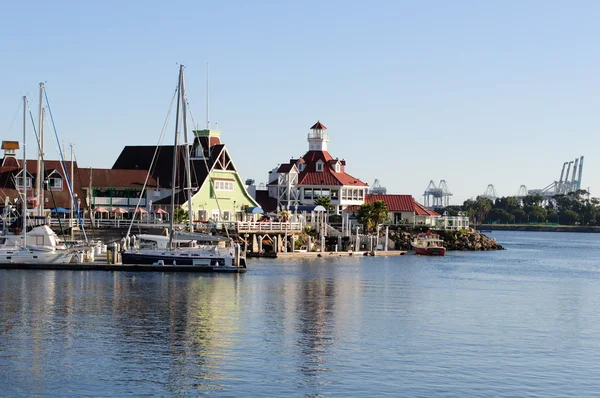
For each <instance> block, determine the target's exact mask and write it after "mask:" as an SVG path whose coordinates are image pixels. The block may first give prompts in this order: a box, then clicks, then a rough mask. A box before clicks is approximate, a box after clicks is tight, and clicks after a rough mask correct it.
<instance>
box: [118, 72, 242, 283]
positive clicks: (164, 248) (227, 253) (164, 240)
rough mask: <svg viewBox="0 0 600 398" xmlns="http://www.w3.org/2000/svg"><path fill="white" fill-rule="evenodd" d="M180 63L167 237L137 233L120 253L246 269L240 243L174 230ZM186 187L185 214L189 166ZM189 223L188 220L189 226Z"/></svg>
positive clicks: (202, 268)
mask: <svg viewBox="0 0 600 398" xmlns="http://www.w3.org/2000/svg"><path fill="white" fill-rule="evenodd" d="M183 70H184V67H183V65H181V66H180V68H179V83H178V86H177V94H178V98H177V111H176V115H177V116H176V121H175V144H174V145H173V165H172V192H171V209H170V217H169V230H168V236H162V235H138V236H137V237H136V239H135V241H136V245H134V247H133V248H127V249H126V250H125V251H123V252H122V253H121V258H122V261H123V264H131V265H136V264H140V265H141V264H144V265H148V264H152V265H157V266H177V269H178V270H179V269H182V268H181V266H185V267H184V268H183V269H184V270H186V271H193V272H245V271H246V258H245V253H242V250H241V248H240V245H239V244H234V242H233V240H232V239H231V238H225V237H217V236H212V235H204V234H195V233H187V234H183V233H179V234H178V233H177V232H176V231H175V230H174V225H173V220H174V213H175V190H176V183H175V181H176V177H177V163H178V157H177V155H178V152H177V150H178V147H179V122H180V119H181V121H182V122H183V129H184V131H185V135H186V138H187V122H186V103H185V85H184V79H183ZM185 151H186V162H187V164H188V165H189V164H190V159H189V157H190V151H189V147H188V146H187V145H186V147H185ZM186 170H187V174H186V188H185V190H186V191H187V192H188V193H189V196H188V206H189V209H188V213H189V214H190V215H191V214H192V212H191V199H192V198H191V192H192V189H191V176H190V173H189V167H188V168H186ZM191 227H192V222H191V220H190V229H191Z"/></svg>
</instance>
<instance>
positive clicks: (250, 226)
mask: <svg viewBox="0 0 600 398" xmlns="http://www.w3.org/2000/svg"><path fill="white" fill-rule="evenodd" d="M81 222H83V226H84V227H85V228H89V227H91V226H92V223H91V221H90V219H89V218H86V219H84V220H81ZM130 224H131V220H128V219H110V218H109V219H100V218H97V219H95V220H94V225H93V226H94V227H96V228H128V227H129V225H130ZM60 225H62V227H63V228H69V227H70V226H76V225H78V220H77V219H75V218H74V219H72V220H70V219H68V218H61V219H60ZM50 226H52V227H58V226H59V220H58V219H56V218H51V219H50ZM133 226H135V227H152V228H166V227H168V226H169V222H168V221H165V220H161V219H155V220H152V219H151V218H145V219H142V220H139V219H136V220H134V221H133ZM177 226H178V227H181V228H183V227H184V224H178V225H177ZM194 228H195V229H197V230H204V229H211V228H216V229H218V230H220V229H223V228H226V229H229V230H237V231H238V232H273V231H279V232H282V231H288V232H298V231H302V229H303V224H302V223H299V222H246V221H237V222H236V221H220V222H216V223H206V224H198V223H195V227H194Z"/></svg>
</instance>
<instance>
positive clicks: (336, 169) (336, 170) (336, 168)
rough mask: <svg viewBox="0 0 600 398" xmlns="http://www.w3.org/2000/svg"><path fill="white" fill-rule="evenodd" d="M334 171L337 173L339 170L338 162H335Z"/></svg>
mask: <svg viewBox="0 0 600 398" xmlns="http://www.w3.org/2000/svg"><path fill="white" fill-rule="evenodd" d="M335 172H336V173H339V172H340V164H339V163H336V164H335Z"/></svg>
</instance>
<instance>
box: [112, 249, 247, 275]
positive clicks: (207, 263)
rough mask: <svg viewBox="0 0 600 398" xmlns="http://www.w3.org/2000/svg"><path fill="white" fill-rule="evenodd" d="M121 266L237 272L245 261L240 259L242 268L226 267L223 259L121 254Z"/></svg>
mask: <svg viewBox="0 0 600 398" xmlns="http://www.w3.org/2000/svg"><path fill="white" fill-rule="evenodd" d="M121 260H122V262H123V265H127V266H142V265H145V266H151V267H153V268H152V269H153V270H163V269H164V270H167V269H168V270H173V269H175V268H177V269H179V268H182V267H183V268H184V269H185V271H188V272H239V270H244V271H245V269H246V262H245V259H241V260H240V261H241V262H242V266H240V267H237V266H232V265H226V264H227V262H226V261H225V258H224V257H210V258H206V257H201V258H198V257H189V256H181V255H169V254H165V255H163V254H159V253H156V254H148V253H135V252H123V253H121ZM244 271H241V272H244Z"/></svg>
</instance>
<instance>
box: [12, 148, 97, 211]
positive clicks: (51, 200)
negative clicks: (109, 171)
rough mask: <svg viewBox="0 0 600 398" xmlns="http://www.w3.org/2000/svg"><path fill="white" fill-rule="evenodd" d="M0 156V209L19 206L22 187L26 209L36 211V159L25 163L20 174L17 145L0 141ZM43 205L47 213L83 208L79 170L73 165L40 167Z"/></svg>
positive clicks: (54, 163) (50, 162)
mask: <svg viewBox="0 0 600 398" xmlns="http://www.w3.org/2000/svg"><path fill="white" fill-rule="evenodd" d="M2 149H3V150H4V156H3V158H2V165H1V166H0V188H1V194H0V207H6V206H19V207H20V206H21V203H23V202H22V200H23V190H24V185H25V188H26V189H27V198H26V199H27V207H28V208H29V209H35V208H38V206H39V205H40V203H38V194H37V192H35V191H34V189H35V186H36V182H37V179H38V175H37V165H38V160H37V159H31V160H30V159H27V170H26V171H25V172H24V171H23V163H22V162H23V160H22V159H17V157H16V151H17V150H18V149H19V142H18V141H3V142H2ZM43 166H44V167H43V168H42V170H43V180H42V186H43V187H44V188H43V189H44V203H43V206H44V208H45V209H47V212H51V210H52V209H70V208H71V207H72V206H73V208H75V207H79V208H80V209H82V210H85V209H86V208H87V201H86V195H85V193H84V192H83V190H82V183H81V179H80V177H81V176H80V174H79V167H78V166H77V163H76V162H70V161H64V162H61V161H59V160H45V161H44V163H43ZM71 169H72V170H73V175H74V178H73V179H72V181H73V193H74V194H73V196H71V194H70V190H69V183H68V180H69V178H68V176H69V174H70V173H71Z"/></svg>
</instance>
